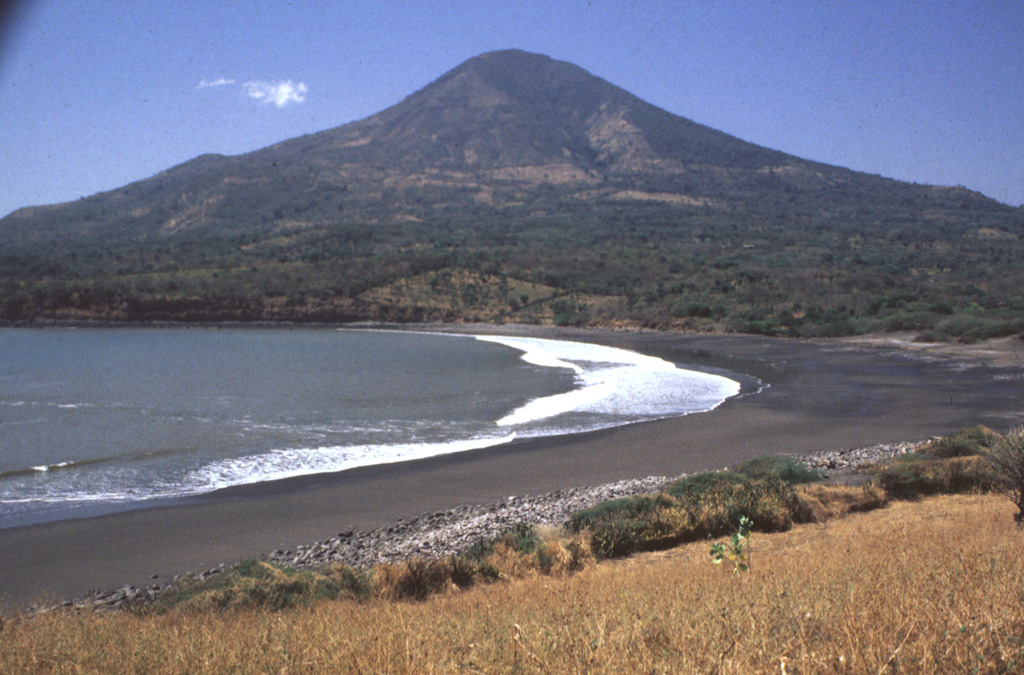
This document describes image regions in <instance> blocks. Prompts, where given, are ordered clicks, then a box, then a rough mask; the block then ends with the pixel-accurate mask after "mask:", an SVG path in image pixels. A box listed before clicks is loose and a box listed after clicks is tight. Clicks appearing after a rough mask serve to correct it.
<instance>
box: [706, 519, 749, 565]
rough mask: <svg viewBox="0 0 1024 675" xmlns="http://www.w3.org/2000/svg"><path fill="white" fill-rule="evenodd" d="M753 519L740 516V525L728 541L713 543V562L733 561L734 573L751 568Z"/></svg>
mask: <svg viewBox="0 0 1024 675" xmlns="http://www.w3.org/2000/svg"><path fill="white" fill-rule="evenodd" d="M753 526H754V523H753V521H751V520H750V518H747V517H746V516H740V527H739V529H738V530H736V532H734V533H733V535H732V537H730V538H729V541H728V542H726V543H724V544H723V543H716V544H712V545H711V562H713V563H715V564H716V565H719V564H721V563H722V561H723V560H728V561H729V562H730V563H732V573H733V574H739V573H740V572H746V571H747V570H749V569H750V528H752V527H753Z"/></svg>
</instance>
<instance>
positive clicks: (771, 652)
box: [0, 496, 1024, 675]
mask: <svg viewBox="0 0 1024 675" xmlns="http://www.w3.org/2000/svg"><path fill="white" fill-rule="evenodd" d="M832 503H835V501H833V502H832ZM1012 515H1013V507H1012V505H1011V504H1010V503H1009V502H1008V500H1006V499H1003V498H1000V497H994V496H951V497H935V498H929V499H925V500H922V501H918V502H897V503H894V504H891V505H890V506H889V507H888V508H885V509H881V510H876V511H872V512H870V513H864V514H858V515H854V516H851V517H848V518H843V519H840V520H831V521H828V522H827V523H824V524H813V525H805V526H801V527H797V528H795V529H793V530H790V531H788V532H781V533H776V534H770V535H768V534H760V533H755V534H754V535H753V537H752V559H751V571H750V572H749V573H747V574H744V575H739V576H734V575H732V574H730V573H728V572H727V571H726V570H723V569H722V568H721V567H719V566H715V565H712V564H711V563H710V562H709V557H708V546H707V544H706V543H703V542H700V543H694V544H687V545H684V546H680V547H678V548H676V549H672V550H670V551H664V552H660V553H648V554H643V555H639V556H635V557H633V558H630V559H627V560H621V561H616V562H610V563H603V564H600V565H591V566H588V567H586V568H585V569H583V571H581V572H579V573H576V574H570V575H563V576H558V577H553V576H543V575H536V574H534V575H530V576H527V577H526V578H525V579H523V580H520V581H515V582H511V583H497V584H491V585H486V586H476V587H474V588H471V589H469V590H466V591H458V592H455V591H449V592H442V593H440V594H438V595H434V596H431V597H430V598H429V599H427V600H425V601H422V602H413V601H403V602H397V601H392V600H386V599H382V598H375V599H371V600H369V601H365V602H356V601H351V600H345V601H328V602H319V603H315V604H312V605H311V606H309V607H303V608H299V609H294V610H288V611H284V612H271V611H266V610H253V609H244V610H227V611H217V612H210V611H205V612H196V611H189V610H188V609H187V608H178V609H175V610H172V611H171V612H169V613H167V614H164V615H160V616H137V615H132V614H127V613H122V614H114V615H106V616H102V615H92V614H84V613H83V614H61V613H54V614H50V615H46V616H41V617H37V618H34V619H15V620H8V622H7V624H6V626H5V627H4V628H3V629H2V632H0V672H3V673H11V674H16V673H51V672H52V673H115V672H116V673H124V674H127V673H251V672H254V673H291V674H293V675H294V674H296V673H347V672H353V673H520V672H522V673H712V672H717V673H775V674H778V673H791V674H792V673H830V672H838V673H896V672H900V673H933V672H938V673H971V672H977V673H1003V672H1020V671H1021V670H1022V668H1024V610H1022V604H1024V556H1022V555H1021V553H1022V549H1024V537H1022V535H1021V534H1020V532H1019V531H1018V530H1017V529H1016V528H1015V527H1014V526H1013V522H1012ZM495 562H498V561H497V560H495Z"/></svg>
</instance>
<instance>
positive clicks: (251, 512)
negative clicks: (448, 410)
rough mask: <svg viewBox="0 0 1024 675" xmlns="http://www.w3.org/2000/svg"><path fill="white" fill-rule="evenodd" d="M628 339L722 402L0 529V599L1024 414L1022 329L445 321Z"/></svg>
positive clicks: (96, 585)
mask: <svg viewBox="0 0 1024 675" xmlns="http://www.w3.org/2000/svg"><path fill="white" fill-rule="evenodd" d="M434 329H437V330H452V331H458V332H468V331H469V330H472V331H475V332H495V333H513V334H524V333H525V334H529V335H533V336H537V337H548V338H559V339H569V340H578V341H584V342H594V343H600V344H606V345H611V346H616V347H623V348H627V349H633V350H636V351H640V352H643V353H646V354H651V355H654V356H658V357H661V358H664V359H668V360H671V361H674V362H677V363H679V364H681V365H685V366H686V367H692V368H695V369H704V370H709V371H711V372H717V373H723V374H729V373H731V374H733V375H736V376H740V377H739V379H741V380H742V381H743V384H744V388H743V392H742V393H741V394H740V395H739V396H737V397H735V398H733V399H730V400H728V401H726V402H725V403H724V404H722V405H721V406H719V407H718V408H716V409H715V410H713V411H710V412H705V413H699V414H693V415H689V416H685V417H679V418H673V419H665V420H660V421H655V422H648V423H644V424H637V425H632V426H626V427H619V428H615V429H609V430H605V431H599V432H593V433H587V434H578V435H570V436H562V437H548V438H538V439H527V440H522V441H517V442H514V443H511V444H508V445H504V446H497V447H491V448H486V449H481V450H476V451H470V452H464V453H458V454H453V455H447V456H441V457H434V458H430V459H425V460H419V461H412V462H406V463H402V464H391V465H378V466H370V467H363V468H359V469H353V470H350V471H344V472H340V473H335V474H321V475H315V476H306V477H300V478H294V479H288V480H282V481H274V482H267V483H259V484H253V485H247V486H240V487H235V488H230V489H226V490H221V491H218V492H215V493H211V494H209V495H205V496H203V497H200V498H191V499H188V500H181V501H180V502H176V503H174V504H165V505H160V506H154V507H151V508H143V509H138V510H134V511H128V512H124V513H118V514H112V515H107V516H101V517H94V518H84V519H77V520H66V521H59V522H54V523H47V524H43V525H35V526H28V527H19V528H10V529H5V530H0V608H2V609H4V610H17V609H19V608H23V607H25V606H26V605H27V604H29V603H31V602H36V601H38V602H57V601H59V600H62V599H71V598H77V597H81V596H83V595H86V594H88V593H89V592H90V591H92V590H102V589H113V588H118V587H121V586H124V585H126V584H133V585H139V586H144V585H146V584H148V583H152V580H153V579H163V580H166V579H169V578H170V577H172V576H173V575H175V574H181V573H187V572H198V571H200V570H202V569H207V568H210V567H214V566H216V565H218V564H220V563H225V564H228V565H230V564H232V563H235V562H238V561H240V560H243V559H246V558H249V557H253V556H262V555H267V554H269V553H270V552H272V551H275V550H278V549H294V548H296V547H297V546H298V545H300V544H308V543H310V542H314V541H321V540H325V539H328V538H330V537H333V536H335V535H337V534H338V533H339V532H342V531H348V530H356V531H361V530H369V529H374V528H378V527H382V526H386V525H388V524H390V523H394V522H396V521H398V520H400V519H407V518H410V517H415V516H419V515H421V514H424V513H429V512H437V511H443V510H447V509H452V508H455V507H459V506H464V505H473V504H488V503H493V502H496V501H498V500H501V499H505V498H507V497H509V496H511V495H538V494H543V493H547V492H551V491H555V490H564V489H568V488H575V487H579V486H584V485H598V484H604V483H610V482H614V481H622V480H626V479H631V478H638V477H644V476H674V475H679V474H681V473H684V472H692V471H698V470H705V469H715V468H721V467H723V466H728V465H732V464H735V463H738V462H740V461H742V460H744V459H747V458H750V457H754V456H758V455H763V454H792V455H805V454H812V453H817V452H824V451H831V450H836V449H841V448H857V447H866V446H870V445H875V444H879V443H896V442H900V441H914V440H924V439H926V438H928V437H930V436H933V435H936V434H940V433H945V432H949V431H952V430H955V429H958V428H961V427H964V426H969V425H975V424H984V425H987V426H990V427H992V428H995V429H1006V428H1009V427H1011V426H1016V425H1020V424H1021V423H1022V422H1024V375H1022V372H1024V341H1020V340H1016V339H1014V338H1010V339H1004V340H1001V341H998V342H995V343H990V344H985V345H981V346H962V347H961V346H956V347H931V348H929V347H922V346H919V345H909V344H907V343H904V342H901V341H900V340H899V339H898V337H895V336H883V337H882V338H879V339H876V340H863V339H861V340H856V341H853V340H799V341H797V340H779V339H770V338H757V337H750V336H719V335H714V336H713V335H683V334H672V333H645V332H626V331H621V332H620V331H589V330H588V331H568V330H556V329H548V328H533V327H515V326H513V327H492V328H481V327H474V328H472V329H467V327H465V326H457V327H441V328H437V327H435V328H434Z"/></svg>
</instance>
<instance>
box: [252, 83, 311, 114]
mask: <svg viewBox="0 0 1024 675" xmlns="http://www.w3.org/2000/svg"><path fill="white" fill-rule="evenodd" d="M242 86H243V87H244V88H245V93H246V95H247V96H249V98H254V99H256V100H257V101H260V102H261V103H273V104H274V105H276V106H277V107H278V108H283V107H284V106H286V105H288V104H289V103H302V102H303V101H305V100H306V84H305V83H304V82H298V83H296V82H292V81H291V80H284V81H282V82H263V81H256V82H246V83H245V84H243V85H242Z"/></svg>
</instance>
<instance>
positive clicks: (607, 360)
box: [0, 328, 740, 527]
mask: <svg viewBox="0 0 1024 675" xmlns="http://www.w3.org/2000/svg"><path fill="white" fill-rule="evenodd" d="M739 388H740V387H739V384H738V383H737V382H735V381H733V380H731V379H728V378H726V377H722V376H719V375H713V374H707V373H701V372H695V371H692V370H688V369H685V368H681V367H678V366H677V365H675V364H673V363H670V362H668V361H664V360H661V359H658V358H654V357H651V356H645V355H642V354H638V353H635V352H631V351H626V350H622V349H615V348H611V347H604V346H599V345H594V344H588V343H582V342H569V341H555V340H543V339H538V338H526V337H496V336H473V335H453V334H428V333H412V332H387V331H357V330H326V329H260V330H251V329H186V328H166V329H164V328H146V329H43V330H34V329H4V330H0V527H11V526H15V525H22V524H32V523H39V522H45V521H48V520H55V519H61V518H73V517H80V516H87V515H94V514H96V513H103V512H110V511H115V510H121V509H128V508H136V507H138V506H145V505H147V504H152V503H155V502H156V501H158V500H168V499H175V498H180V497H187V496H193V495H201V494H204V493H210V492H213V491H215V490H217V489H219V488H224V487H229V486H234V485H241V484H246V483H255V482H260V481H268V480H275V479H281V478H287V477H291V476H299V475H307V474H313V473H321V472H331V471H342V470H345V469H350V468H354V467H358V466H366V465H372V464H382V463H388V462H401V461H408V460H412V459H417V458H423V457H430V456H437V455H444V454H448V453H456V452H461V451H465V450H471V449H477V448H485V447H488V446H493V445H497V444H503V443H508V442H511V441H512V440H513V439H516V438H528V437H533V436H543V435H557V434H567V433H574V432H582V431H590V430H596V429H601V428H607V427H611V426H617V425H622V424H630V423H634V422H641V421H645V420H652V419H657V418H663V417H670V416H676V415H684V414H688V413H693V412H700V411H704V410H709V409H711V408H714V407H715V406H717V405H718V404H720V403H721V402H722V401H723V400H725V399H726V398H728V397H730V396H733V395H735V394H737V393H738V392H739Z"/></svg>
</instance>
